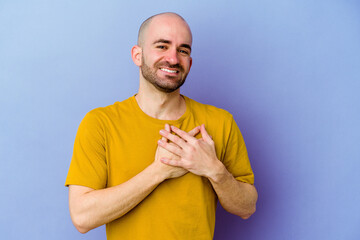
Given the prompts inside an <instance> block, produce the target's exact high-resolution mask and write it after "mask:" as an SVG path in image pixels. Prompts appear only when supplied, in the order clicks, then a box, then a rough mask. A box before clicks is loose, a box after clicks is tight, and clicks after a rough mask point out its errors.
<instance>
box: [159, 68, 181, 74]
mask: <svg viewBox="0 0 360 240" xmlns="http://www.w3.org/2000/svg"><path fill="white" fill-rule="evenodd" d="M160 70H161V71H164V72H167V73H178V72H179V71H178V70H172V69H168V68H160Z"/></svg>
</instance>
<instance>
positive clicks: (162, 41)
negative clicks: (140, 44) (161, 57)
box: [153, 39, 191, 51]
mask: <svg viewBox="0 0 360 240" xmlns="http://www.w3.org/2000/svg"><path fill="white" fill-rule="evenodd" d="M157 43H166V44H170V43H171V41H169V40H166V39H159V40H156V41H155V42H153V44H157ZM180 47H184V48H188V49H189V50H190V51H191V47H190V45H189V44H186V43H183V44H181V45H180Z"/></svg>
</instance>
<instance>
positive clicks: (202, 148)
mask: <svg viewBox="0 0 360 240" xmlns="http://www.w3.org/2000/svg"><path fill="white" fill-rule="evenodd" d="M171 130H172V131H173V132H175V133H176V134H177V136H176V135H173V134H171V132H170V131H169V130H168V129H165V130H161V131H160V134H161V135H162V136H163V139H161V140H159V142H158V144H159V145H160V146H161V147H163V148H165V149H166V150H168V151H169V152H171V153H173V154H175V155H177V156H178V157H179V159H178V158H177V159H173V158H168V157H166V156H164V157H161V158H160V161H161V162H163V163H165V164H167V165H170V166H174V167H181V168H183V169H186V170H188V171H189V172H192V173H194V174H196V175H199V176H204V177H207V178H210V179H213V178H215V177H216V175H217V173H218V172H219V169H220V168H221V167H223V165H222V164H221V162H220V161H219V160H218V159H217V156H216V151H215V144H214V141H213V140H212V138H211V137H210V135H209V134H208V133H207V132H206V129H205V125H204V124H203V125H201V127H200V132H201V135H202V138H201V139H197V138H195V137H193V136H192V135H191V134H189V133H186V132H184V131H182V130H180V129H179V128H177V127H174V126H171ZM164 138H165V139H168V140H170V141H171V142H172V143H168V142H167V141H166V140H164Z"/></svg>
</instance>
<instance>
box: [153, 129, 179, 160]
mask: <svg viewBox="0 0 360 240" xmlns="http://www.w3.org/2000/svg"><path fill="white" fill-rule="evenodd" d="M171 135H172V134H171ZM158 144H159V146H160V147H163V148H165V149H166V150H168V151H169V152H171V153H173V154H175V155H178V156H181V153H182V150H181V148H179V147H178V146H176V145H175V144H173V143H167V142H166V141H163V140H162V139H161V140H159V141H158Z"/></svg>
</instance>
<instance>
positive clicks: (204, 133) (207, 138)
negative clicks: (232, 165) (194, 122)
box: [200, 124, 212, 142]
mask: <svg viewBox="0 0 360 240" xmlns="http://www.w3.org/2000/svg"><path fill="white" fill-rule="evenodd" d="M200 132H201V136H202V138H203V139H204V140H205V142H211V141H212V137H211V136H210V135H209V134H208V133H207V131H206V129H205V124H202V125H201V126H200Z"/></svg>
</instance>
